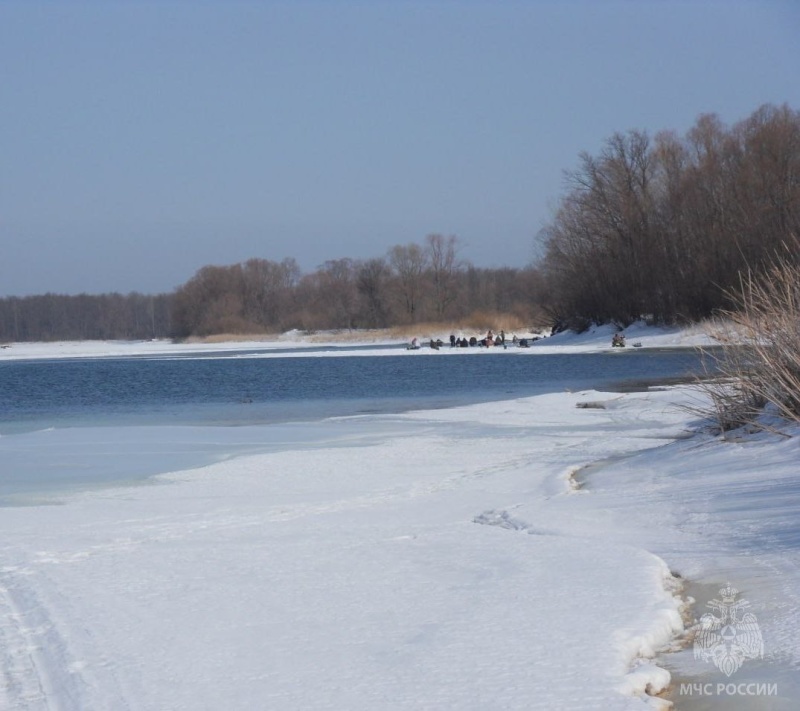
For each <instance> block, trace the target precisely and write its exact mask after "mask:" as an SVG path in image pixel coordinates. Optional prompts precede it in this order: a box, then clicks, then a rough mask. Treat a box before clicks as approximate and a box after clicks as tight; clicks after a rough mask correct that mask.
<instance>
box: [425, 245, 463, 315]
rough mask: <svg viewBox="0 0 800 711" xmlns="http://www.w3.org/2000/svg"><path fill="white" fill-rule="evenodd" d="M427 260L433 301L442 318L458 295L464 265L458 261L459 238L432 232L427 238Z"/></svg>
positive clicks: (437, 312)
mask: <svg viewBox="0 0 800 711" xmlns="http://www.w3.org/2000/svg"><path fill="white" fill-rule="evenodd" d="M425 247H426V252H427V261H428V264H429V265H430V266H429V268H430V272H431V282H432V284H433V289H432V291H433V301H434V307H435V310H436V317H437V319H439V320H441V319H443V318H444V317H445V315H446V314H447V312H448V309H449V307H450V305H451V304H452V303H453V302H454V301H455V300H456V299H457V297H458V289H459V277H460V276H461V272H462V270H463V265H462V264H461V263H460V262H459V261H458V257H457V252H458V239H457V238H456V237H455V235H450V236H449V237H445V236H443V235H440V234H430V235H428V236H427V237H426V238H425Z"/></svg>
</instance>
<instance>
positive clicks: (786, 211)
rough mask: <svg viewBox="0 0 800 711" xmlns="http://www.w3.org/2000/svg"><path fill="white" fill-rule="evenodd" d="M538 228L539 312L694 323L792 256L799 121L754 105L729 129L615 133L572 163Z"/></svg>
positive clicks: (579, 322)
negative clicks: (542, 301) (780, 258)
mask: <svg viewBox="0 0 800 711" xmlns="http://www.w3.org/2000/svg"><path fill="white" fill-rule="evenodd" d="M566 187H567V190H566V194H565V195H564V196H563V198H562V199H561V201H560V204H559V206H558V209H557V212H556V214H555V216H554V218H553V220H552V221H551V223H550V224H549V225H548V226H547V227H546V228H545V229H544V230H543V231H542V233H541V239H542V242H543V245H544V258H543V260H542V261H541V263H540V265H539V266H540V268H541V271H542V278H543V280H544V282H545V284H546V288H545V289H544V291H543V294H545V295H546V307H547V310H548V312H549V313H550V314H551V316H552V317H553V319H554V320H556V321H560V322H561V323H562V324H563V325H565V326H570V327H577V328H582V327H585V326H586V325H587V324H588V323H590V322H596V323H605V322H612V321H613V322H617V323H619V324H621V325H627V324H628V323H630V322H632V321H634V320H636V319H639V318H648V319H651V320H653V321H655V322H659V323H675V322H681V321H695V320H699V319H701V318H703V317H706V316H709V315H711V314H713V313H715V312H716V311H717V310H719V309H726V308H731V306H732V301H731V295H732V294H734V293H735V292H736V291H737V290H738V288H739V286H740V279H741V276H742V275H746V274H748V273H754V274H757V273H759V271H761V270H763V268H764V266H765V265H768V264H770V263H771V262H772V261H773V260H774V258H775V257H776V255H786V256H789V257H790V258H791V259H797V258H798V254H797V250H796V248H794V249H793V248H792V245H795V247H796V244H797V238H798V237H800V112H797V111H793V110H792V109H790V108H789V107H788V106H786V105H783V106H780V107H776V106H772V105H765V106H762V107H761V108H759V109H758V110H756V111H755V112H754V113H753V114H752V115H751V116H749V117H748V118H747V119H745V120H743V121H741V122H739V123H737V124H736V125H734V126H733V127H732V128H727V127H725V126H724V125H723V124H722V123H721V121H720V120H719V118H718V117H717V116H715V115H702V116H700V117H699V118H698V119H697V121H696V123H695V125H694V126H693V127H692V128H691V129H690V130H689V131H688V132H687V133H686V134H685V135H684V136H682V137H681V136H678V135H676V134H675V133H674V132H662V133H659V134H657V135H656V136H655V138H654V139H651V138H650V137H649V136H648V135H647V133H645V132H642V131H630V132H628V133H626V134H620V133H618V134H615V135H614V136H612V137H611V138H610V139H608V141H607V142H606V143H605V146H604V148H603V150H602V151H601V152H600V153H599V155H589V154H587V153H584V154H581V156H580V161H579V166H578V168H577V169H576V170H574V171H572V172H570V173H569V174H568V175H567V186H566Z"/></svg>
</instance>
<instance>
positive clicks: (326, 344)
mask: <svg viewBox="0 0 800 711" xmlns="http://www.w3.org/2000/svg"><path fill="white" fill-rule="evenodd" d="M615 331H616V328H615V327H614V326H610V325H607V326H597V327H594V328H591V329H589V330H588V331H586V332H585V333H581V334H575V333H572V332H565V333H559V334H557V335H555V336H551V337H547V338H541V339H540V340H537V341H536V342H534V343H532V344H531V347H530V348H517V347H516V346H515V345H514V344H512V343H511V334H508V347H507V348H505V349H504V348H502V347H492V348H479V347H472V348H456V349H451V348H450V346H449V341H448V338H449V334H445V333H441V334H438V335H437V336H436V338H440V339H441V340H443V341H444V342H445V345H444V346H442V347H441V348H440V349H439V350H435V349H431V348H429V347H427V346H426V345H425V344H426V342H427V341H426V339H421V343H422V345H423V347H422V348H420V349H419V350H407V348H406V346H407V343H406V342H403V341H402V340H400V339H396V338H395V339H390V338H386V337H385V335H383V334H381V335H382V337H381V338H379V339H376V338H375V337H373V336H372V335H371V332H369V331H364V332H362V334H361V335H359V332H348V334H347V338H341V334H339V335H338V336H337V334H335V333H331V334H329V338H327V339H326V334H317V335H315V336H313V337H311V336H306V335H304V334H303V333H302V332H300V331H291V332H288V333H285V334H282V335H281V336H277V337H274V338H271V339H261V340H252V341H239V340H236V341H224V342H214V343H195V342H186V343H175V342H172V341H168V340H153V341H60V342H54V343H38V342H33V343H10V344H5V346H4V348H3V349H2V350H0V362H2V361H4V360H6V361H10V360H27V359H36V358H100V357H131V356H149V357H170V356H184V355H187V354H194V355H203V354H205V355H209V356H215V355H220V354H231V353H236V352H246V353H247V354H248V355H249V356H250V357H257V356H261V357H271V356H278V355H279V356H280V357H287V356H289V355H291V356H295V357H330V356H332V355H342V356H353V355H362V356H373V355H409V356H419V355H432V354H435V355H443V354H448V353H449V354H456V355H463V354H468V353H499V352H505V353H517V354H522V353H526V354H535V353H593V352H597V351H602V350H608V349H609V348H610V347H611V337H612V335H613V334H614V333H615ZM624 334H625V335H626V337H627V339H628V347H633V346H634V344H636V345H637V347H642V348H680V347H699V346H708V345H715V344H716V341H715V340H714V339H713V337H712V336H710V335H709V334H708V333H707V329H706V328H705V327H704V326H699V325H698V326H693V327H686V328H678V327H675V328H666V327H664V328H662V327H653V326H645V325H644V324H639V323H637V324H632V325H631V326H629V327H628V328H627V329H625V330H624ZM455 335H458V336H459V337H461V336H464V335H466V336H469V335H475V336H480V335H482V334H466V333H459V334H455ZM523 336H525V337H530V336H531V334H521V337H523ZM409 341H410V339H409ZM290 350H295V351H297V352H295V353H287V351H290Z"/></svg>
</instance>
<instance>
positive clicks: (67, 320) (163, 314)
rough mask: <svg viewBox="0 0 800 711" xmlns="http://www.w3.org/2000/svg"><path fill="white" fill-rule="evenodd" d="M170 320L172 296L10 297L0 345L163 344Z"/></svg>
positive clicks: (3, 307) (2, 307) (2, 311)
mask: <svg viewBox="0 0 800 711" xmlns="http://www.w3.org/2000/svg"><path fill="white" fill-rule="evenodd" d="M171 319H172V295H171V294H157V295H153V296H150V295H146V294H139V293H136V292H134V293H131V294H126V295H123V294H116V293H112V294H78V295H74V296H73V295H66V294H50V293H48V294H41V295H37V296H24V297H17V296H9V297H6V298H3V299H0V342H8V341H18V342H19V341H92V340H146V339H152V338H165V337H167V336H168V335H169V334H170V332H171V330H172V326H171V322H172V321H171Z"/></svg>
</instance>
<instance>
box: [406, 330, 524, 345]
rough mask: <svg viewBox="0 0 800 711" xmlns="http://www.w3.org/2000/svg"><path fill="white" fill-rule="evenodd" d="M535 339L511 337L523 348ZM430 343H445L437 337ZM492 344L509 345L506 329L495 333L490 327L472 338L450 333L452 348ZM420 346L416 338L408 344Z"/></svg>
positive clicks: (512, 340) (515, 343) (514, 343)
mask: <svg viewBox="0 0 800 711" xmlns="http://www.w3.org/2000/svg"><path fill="white" fill-rule="evenodd" d="M535 340H537V339H535V338H533V339H528V338H517V337H516V336H513V337H512V339H511V343H512V344H513V345H515V346H519V347H521V348H527V347H528V346H529V345H530V344H531V343H533V341H535ZM428 345H429V346H430V347H431V348H434V349H436V350H438V349H439V348H441V347H442V346H443V345H444V341H442V340H441V339H436V340H434V339H431V341H430V343H429V344H428ZM492 346H502V347H503V348H507V347H508V345H507V343H506V333H505V331H502V330H501V331H500V333H498V334H494V333H493V332H492V331H491V329H490V330H489V331H488V332H487V333H486V335H485V336H484V337H483V338H478V337H476V336H471V337H470V338H467V337H466V336H464V337H456V336H455V335H454V334H450V347H451V348H473V347H482V348H490V347H492ZM419 347H420V345H419V340H418V339H416V338H414V339H413V340H412V341H411V344H410V345H409V346H408V350H417V349H418V348H419Z"/></svg>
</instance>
